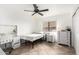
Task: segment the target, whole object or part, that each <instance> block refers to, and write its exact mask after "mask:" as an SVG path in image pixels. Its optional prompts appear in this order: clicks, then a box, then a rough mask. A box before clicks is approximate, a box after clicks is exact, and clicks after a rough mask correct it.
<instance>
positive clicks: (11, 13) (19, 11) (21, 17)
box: [0, 5, 35, 35]
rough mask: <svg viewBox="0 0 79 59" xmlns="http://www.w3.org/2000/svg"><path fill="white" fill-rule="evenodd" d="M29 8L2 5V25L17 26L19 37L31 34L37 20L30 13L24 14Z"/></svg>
mask: <svg viewBox="0 0 79 59" xmlns="http://www.w3.org/2000/svg"><path fill="white" fill-rule="evenodd" d="M28 7H29V5H0V24H1V25H2V24H3V25H17V26H18V35H24V34H28V33H31V32H32V31H33V30H34V27H35V20H34V19H33V17H32V16H30V15H31V14H30V13H29V12H24V9H25V8H28ZM28 9H29V8H28Z"/></svg>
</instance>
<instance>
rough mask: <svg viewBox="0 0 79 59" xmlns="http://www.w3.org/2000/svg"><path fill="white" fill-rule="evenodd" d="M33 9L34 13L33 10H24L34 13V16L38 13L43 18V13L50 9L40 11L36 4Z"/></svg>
mask: <svg viewBox="0 0 79 59" xmlns="http://www.w3.org/2000/svg"><path fill="white" fill-rule="evenodd" d="M33 7H34V11H31V10H24V11H28V12H34V13H33V14H32V16H33V15H35V14H36V13H38V14H39V15H41V16H43V14H42V13H41V12H45V11H48V10H49V9H43V10H39V9H38V6H37V5H36V4H33Z"/></svg>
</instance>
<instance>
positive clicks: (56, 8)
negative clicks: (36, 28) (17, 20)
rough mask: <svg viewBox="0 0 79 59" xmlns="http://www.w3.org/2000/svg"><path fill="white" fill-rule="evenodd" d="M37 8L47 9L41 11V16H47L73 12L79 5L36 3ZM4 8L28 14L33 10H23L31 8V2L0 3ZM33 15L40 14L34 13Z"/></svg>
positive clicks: (0, 6)
mask: <svg viewBox="0 0 79 59" xmlns="http://www.w3.org/2000/svg"><path fill="white" fill-rule="evenodd" d="M37 5H38V7H39V9H40V10H41V9H47V8H48V9H49V11H46V12H42V13H43V14H44V16H41V17H48V16H56V15H62V14H66V13H70V14H73V12H74V11H75V10H76V8H77V7H78V6H79V5H78V4H37ZM4 7H5V8H6V10H7V11H11V12H12V11H13V12H14V11H15V12H18V13H26V14H28V15H31V14H33V12H25V11H24V10H33V9H34V8H33V5H32V4H7V5H6V4H2V5H0V9H1V8H4ZM35 16H40V15H38V14H36V15H35Z"/></svg>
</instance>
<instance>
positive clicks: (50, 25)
mask: <svg viewBox="0 0 79 59" xmlns="http://www.w3.org/2000/svg"><path fill="white" fill-rule="evenodd" d="M52 30H56V21H48V22H44V23H43V31H52Z"/></svg>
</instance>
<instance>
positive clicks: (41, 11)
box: [39, 9, 48, 12]
mask: <svg viewBox="0 0 79 59" xmlns="http://www.w3.org/2000/svg"><path fill="white" fill-rule="evenodd" d="M44 11H48V9H44V10H39V12H44Z"/></svg>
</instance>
